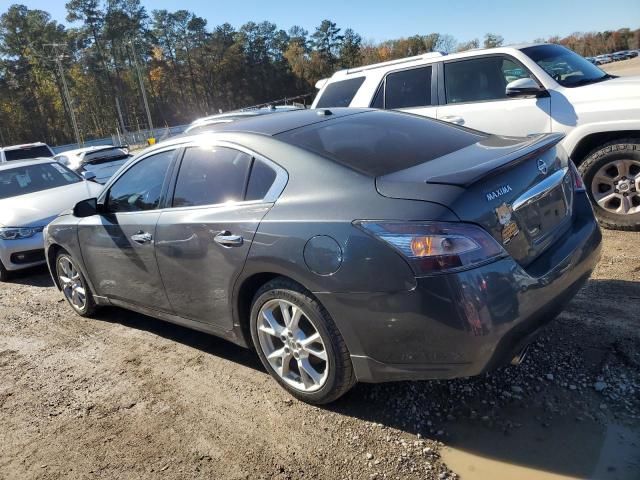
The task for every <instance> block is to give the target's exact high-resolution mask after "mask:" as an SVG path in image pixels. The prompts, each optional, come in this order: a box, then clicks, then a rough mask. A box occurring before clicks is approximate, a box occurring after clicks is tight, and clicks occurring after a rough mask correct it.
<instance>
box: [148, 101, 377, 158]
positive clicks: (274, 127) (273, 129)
mask: <svg viewBox="0 0 640 480" xmlns="http://www.w3.org/2000/svg"><path fill="white" fill-rule="evenodd" d="M369 111H373V109H371V108H331V109H328V108H320V109H312V110H307V109H304V110H302V109H301V110H292V111H290V112H281V113H280V114H278V115H257V116H253V117H249V118H246V119H243V120H242V121H241V122H228V123H218V124H214V125H211V128H209V129H207V131H206V132H197V133H193V134H185V135H181V136H180V137H176V138H172V139H168V140H165V141H163V142H160V143H159V144H158V147H166V146H170V145H178V144H181V143H186V142H188V141H190V139H191V138H196V137H200V136H202V135H208V134H211V133H216V132H235V133H253V134H258V135H265V136H269V137H272V136H275V135H278V134H280V133H284V132H287V131H289V130H295V129H297V128H301V127H306V126H308V125H313V124H315V123H319V122H326V121H330V120H333V119H335V118H342V117H346V116H349V115H357V114H359V113H364V112H369ZM153 150H155V147H153ZM146 151H151V150H146Z"/></svg>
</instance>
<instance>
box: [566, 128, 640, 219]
mask: <svg viewBox="0 0 640 480" xmlns="http://www.w3.org/2000/svg"><path fill="white" fill-rule="evenodd" d="M578 170H579V171H580V173H581V174H582V177H583V179H584V184H585V188H586V190H587V195H589V199H590V200H591V203H592V204H593V209H594V211H595V213H596V216H597V217H598V220H599V222H600V225H602V226H603V227H605V228H609V229H612V230H640V140H639V139H633V138H628V139H622V140H615V141H612V142H609V143H605V144H604V145H602V146H600V147H598V148H596V149H595V150H593V151H592V152H591V153H590V154H589V155H588V156H587V157H586V158H585V159H584V161H583V162H582V163H581V164H580V165H579V166H578ZM625 202H627V203H626V205H625ZM625 208H627V209H630V211H631V212H634V213H622V211H623V210H624V209H625ZM617 209H618V210H619V211H618V212H616V210H617Z"/></svg>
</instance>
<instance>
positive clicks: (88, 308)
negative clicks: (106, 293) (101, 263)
mask: <svg viewBox="0 0 640 480" xmlns="http://www.w3.org/2000/svg"><path fill="white" fill-rule="evenodd" d="M63 257H66V258H67V259H68V260H69V261H70V262H71V263H72V264H73V266H74V268H75V269H76V270H77V271H78V274H79V275H80V280H81V282H82V286H83V287H84V292H85V298H86V305H85V307H84V308H82V309H80V308H78V307H77V306H75V305H73V304H72V303H71V301H70V300H69V299H68V298H67V296H66V295H64V293H63V295H64V298H65V300H66V301H67V303H68V304H69V306H70V307H71V308H72V309H73V311H74V312H76V313H77V314H78V315H80V316H81V317H91V316H92V315H93V314H94V313H95V311H96V308H97V307H96V302H95V300H94V299H93V293H92V292H91V289H90V288H89V284H88V283H87V280H86V279H85V278H84V275H83V274H82V272H81V271H80V270H79V269H78V267H77V264H76V261H75V260H74V259H73V257H72V256H71V255H69V254H68V253H67V252H65V251H61V252H60V253H58V255H57V256H56V263H55V265H56V276H58V277H59V276H60V273H59V272H58V268H59V261H60V259H61V258H63Z"/></svg>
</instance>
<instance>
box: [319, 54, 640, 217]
mask: <svg viewBox="0 0 640 480" xmlns="http://www.w3.org/2000/svg"><path fill="white" fill-rule="evenodd" d="M316 87H317V88H319V89H320V92H319V93H318V95H317V96H316V99H315V100H314V103H313V105H312V107H313V108H329V107H348V106H350V107H373V108H386V109H398V110H403V111H406V112H410V113H414V114H418V115H425V116H429V117H433V118H437V119H440V120H444V121H448V122H452V123H456V124H458V125H464V126H465V127H470V128H474V129H477V130H483V131H486V132H489V133H493V134H497V135H513V136H526V135H530V134H535V133H541V132H561V133H564V134H565V135H566V136H565V138H564V140H563V142H562V145H563V146H564V148H565V149H566V150H567V152H568V153H569V155H570V156H571V158H572V159H573V161H574V162H575V163H576V165H578V168H579V170H580V172H581V173H582V175H583V178H584V180H585V184H586V187H587V191H588V194H589V196H590V197H591V199H592V201H593V203H594V206H595V211H596V213H597V215H598V218H599V219H600V222H601V223H602V225H603V226H605V227H609V228H618V229H625V230H638V229H640V77H621V78H617V77H614V76H612V75H608V74H606V73H605V72H603V71H602V70H600V69H599V68H598V67H596V66H595V65H593V64H592V63H590V62H588V61H587V60H586V59H584V58H583V57H581V56H579V55H578V54H576V53H574V52H573V51H571V50H569V49H567V48H565V47H562V46H559V45H551V44H537V45H526V46H518V47H501V48H492V49H486V50H471V51H467V52H461V53H456V54H452V55H444V54H441V53H437V52H434V53H428V54H425V55H420V56H417V57H410V58H405V59H402V60H395V61H390V62H384V63H379V64H375V65H368V66H364V67H358V68H352V69H349V70H342V71H339V72H336V73H335V74H334V75H333V76H332V77H331V78H329V79H324V80H320V81H319V82H318V83H317V84H316Z"/></svg>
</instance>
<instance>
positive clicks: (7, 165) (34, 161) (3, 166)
mask: <svg viewBox="0 0 640 480" xmlns="http://www.w3.org/2000/svg"><path fill="white" fill-rule="evenodd" d="M55 162H56V161H55V160H53V159H51V158H30V159H28V160H11V161H9V162H2V163H0V170H9V169H11V168H14V167H28V166H31V165H40V164H43V163H55Z"/></svg>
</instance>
